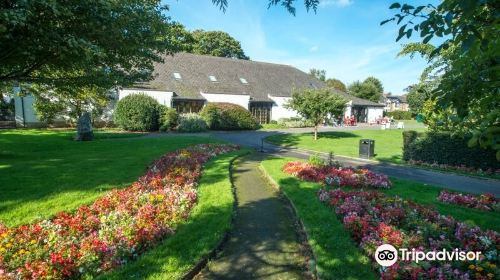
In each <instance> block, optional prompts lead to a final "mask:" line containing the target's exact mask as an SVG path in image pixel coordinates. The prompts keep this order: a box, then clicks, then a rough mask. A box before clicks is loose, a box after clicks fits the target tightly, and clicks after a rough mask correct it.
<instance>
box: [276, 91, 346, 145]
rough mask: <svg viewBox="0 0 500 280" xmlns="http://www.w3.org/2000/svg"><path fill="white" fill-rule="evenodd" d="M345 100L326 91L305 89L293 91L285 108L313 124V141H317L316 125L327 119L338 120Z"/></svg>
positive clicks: (343, 108)
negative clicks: (333, 118)
mask: <svg viewBox="0 0 500 280" xmlns="http://www.w3.org/2000/svg"><path fill="white" fill-rule="evenodd" d="M346 103H347V100H346V99H344V98H343V97H342V96H339V95H336V94H332V92H330V91H329V90H328V89H305V90H302V91H294V92H293V93H292V99H290V100H289V102H288V103H286V104H285V108H289V109H292V110H295V111H297V113H298V114H299V115H301V116H302V117H303V118H305V119H306V120H309V121H311V122H312V123H313V124H314V139H315V140H316V139H318V125H319V124H320V123H322V122H323V121H324V120H325V119H327V118H329V117H336V118H339V117H341V116H342V115H343V114H344V110H345V107H346Z"/></svg>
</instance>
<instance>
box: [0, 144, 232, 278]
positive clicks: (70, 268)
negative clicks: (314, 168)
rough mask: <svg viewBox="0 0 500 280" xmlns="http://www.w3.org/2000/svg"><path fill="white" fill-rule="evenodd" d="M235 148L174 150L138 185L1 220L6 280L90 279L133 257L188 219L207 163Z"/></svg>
mask: <svg viewBox="0 0 500 280" xmlns="http://www.w3.org/2000/svg"><path fill="white" fill-rule="evenodd" d="M236 149H238V147H237V146H234V145H220V144H202V145H197V146H194V147H190V148H187V149H182V150H178V151H175V152H171V153H168V154H166V155H164V156H163V157H161V158H160V159H159V160H157V161H155V162H154V163H153V164H152V165H151V166H150V167H149V168H148V170H147V172H146V174H145V175H144V176H142V177H140V178H139V179H138V180H137V181H136V182H135V183H133V184H132V185H131V186H129V187H127V188H124V189H120V190H113V191H111V192H109V193H107V194H106V195H104V196H103V197H101V198H100V199H98V200H96V201H95V202H94V203H93V204H91V205H88V206H87V205H85V206H81V207H79V208H78V209H77V210H76V211H75V212H74V213H67V212H61V213H59V214H57V215H56V216H55V217H54V218H52V219H48V220H42V221H38V222H36V223H33V224H29V225H22V226H19V227H15V228H7V227H5V226H2V225H0V279H77V278H91V277H92V276H95V275H97V274H99V273H100V272H102V271H106V270H110V269H112V268H114V267H116V266H119V265H121V264H124V263H126V262H128V261H130V260H132V259H134V258H135V257H137V256H138V255H139V254H140V253H142V252H144V251H145V250H147V249H148V248H151V247H152V246H154V245H155V244H157V243H158V242H159V241H160V240H162V239H164V238H165V237H167V236H169V235H171V234H173V233H174V229H175V227H176V225H177V224H178V223H179V222H181V221H183V220H185V219H186V218H187V217H188V215H189V212H190V210H191V208H192V207H193V206H194V205H195V203H196V199H197V194H196V181H197V180H198V179H199V177H200V176H201V170H202V165H203V164H204V163H205V162H207V161H208V160H209V159H210V158H212V157H214V156H217V155H220V154H223V153H227V152H230V151H234V150H236Z"/></svg>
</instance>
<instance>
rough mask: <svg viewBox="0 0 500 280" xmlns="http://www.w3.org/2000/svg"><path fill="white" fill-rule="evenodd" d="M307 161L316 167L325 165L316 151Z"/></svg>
mask: <svg viewBox="0 0 500 280" xmlns="http://www.w3.org/2000/svg"><path fill="white" fill-rule="evenodd" d="M308 162H309V163H310V164H311V165H314V166H316V167H322V166H325V165H326V162H325V160H324V159H323V158H321V156H320V155H319V154H317V153H315V154H312V155H310V156H309V160H308Z"/></svg>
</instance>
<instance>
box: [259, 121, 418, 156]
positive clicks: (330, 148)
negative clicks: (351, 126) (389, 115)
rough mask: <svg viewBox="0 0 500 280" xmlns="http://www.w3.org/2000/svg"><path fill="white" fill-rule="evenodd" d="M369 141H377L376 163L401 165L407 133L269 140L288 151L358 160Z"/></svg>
mask: <svg viewBox="0 0 500 280" xmlns="http://www.w3.org/2000/svg"><path fill="white" fill-rule="evenodd" d="M419 130H423V129H419ZM365 138H368V139H373V140H375V159H377V160H381V161H389V162H395V163H400V162H401V156H402V152H403V131H402V130H397V129H392V130H353V131H335V132H321V133H320V134H319V139H318V140H314V139H313V134H312V133H302V134H278V135H272V136H269V137H268V138H266V140H267V141H269V142H271V143H273V144H277V145H282V146H287V147H297V148H302V149H307V150H313V151H318V152H325V153H328V152H333V153H334V154H336V155H343V156H350V157H358V156H359V140H360V139H365Z"/></svg>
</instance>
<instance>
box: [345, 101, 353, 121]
mask: <svg viewBox="0 0 500 280" xmlns="http://www.w3.org/2000/svg"><path fill="white" fill-rule="evenodd" d="M351 112H352V101H349V102H347V106H346V107H345V110H344V118H346V117H350V116H351Z"/></svg>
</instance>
